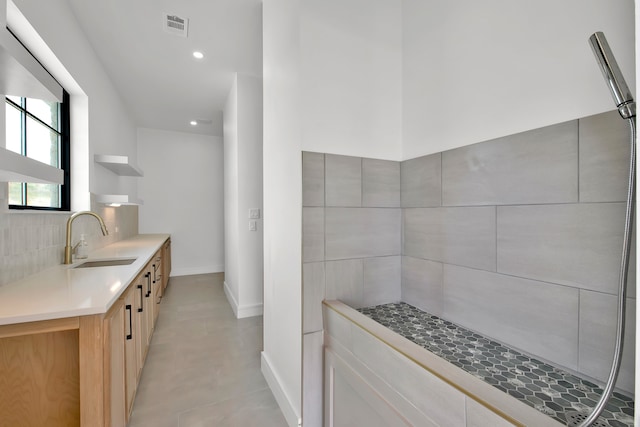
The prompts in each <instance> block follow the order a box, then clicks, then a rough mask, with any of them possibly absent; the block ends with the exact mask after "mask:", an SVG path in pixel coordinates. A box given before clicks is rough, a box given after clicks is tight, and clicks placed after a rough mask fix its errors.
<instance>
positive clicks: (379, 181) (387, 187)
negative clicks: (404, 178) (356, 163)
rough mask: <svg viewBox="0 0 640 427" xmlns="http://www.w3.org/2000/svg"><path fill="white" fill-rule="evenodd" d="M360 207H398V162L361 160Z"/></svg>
mask: <svg viewBox="0 0 640 427" xmlns="http://www.w3.org/2000/svg"><path fill="white" fill-rule="evenodd" d="M362 206H367V207H373V208H399V207H400V162H394V161H391V160H374V159H362Z"/></svg>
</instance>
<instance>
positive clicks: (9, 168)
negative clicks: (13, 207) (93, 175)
mask: <svg viewBox="0 0 640 427" xmlns="http://www.w3.org/2000/svg"><path fill="white" fill-rule="evenodd" d="M0 182H30V183H45V184H62V183H64V171H63V170H62V169H58V168H55V167H53V166H49V165H47V164H46V163H42V162H39V161H37V160H34V159H31V158H29V157H25V156H22V155H20V154H18V153H14V152H13V151H11V150H7V149H6V148H4V147H0Z"/></svg>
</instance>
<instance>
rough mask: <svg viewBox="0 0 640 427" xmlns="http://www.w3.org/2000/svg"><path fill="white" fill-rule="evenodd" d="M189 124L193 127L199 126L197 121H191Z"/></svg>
mask: <svg viewBox="0 0 640 427" xmlns="http://www.w3.org/2000/svg"><path fill="white" fill-rule="evenodd" d="M189 124H190V125H191V126H197V124H198V122H197V121H195V120H191V121H190V122H189Z"/></svg>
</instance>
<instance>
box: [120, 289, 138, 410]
mask: <svg viewBox="0 0 640 427" xmlns="http://www.w3.org/2000/svg"><path fill="white" fill-rule="evenodd" d="M136 290H137V289H134V287H129V289H128V290H127V291H126V292H125V293H124V295H123V297H122V302H121V303H120V304H122V305H123V308H124V315H125V318H124V321H125V328H124V356H125V358H124V359H125V363H124V366H125V369H124V379H125V380H124V382H125V384H124V385H125V387H124V389H125V411H124V415H125V419H129V415H130V414H131V410H132V409H133V399H134V398H135V396H136V390H137V385H138V358H137V355H136V339H137V338H138V336H137V327H138V316H137V314H134V307H135V291H136Z"/></svg>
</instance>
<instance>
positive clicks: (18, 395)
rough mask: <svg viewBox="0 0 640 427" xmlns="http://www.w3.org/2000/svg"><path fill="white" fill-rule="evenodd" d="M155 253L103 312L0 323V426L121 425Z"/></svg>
mask: <svg viewBox="0 0 640 427" xmlns="http://www.w3.org/2000/svg"><path fill="white" fill-rule="evenodd" d="M162 249H164V246H163V247H162ZM164 253H165V252H164V250H161V251H160V252H158V254H157V256H160V257H161V258H162V257H163V256H164ZM157 256H154V257H153V258H152V259H151V260H150V261H149V263H148V265H146V266H145V268H144V269H143V270H142V271H141V272H140V273H139V275H138V277H136V278H135V280H133V281H132V282H131V284H130V285H129V287H128V288H127V289H126V290H125V291H124V292H123V293H122V295H121V296H120V298H119V299H118V300H117V301H116V302H115V303H114V304H113V305H112V306H111V307H110V309H109V310H108V312H107V313H105V314H97V315H90V316H79V317H71V318H63V319H53V320H46V321H41V322H28V323H18V324H14V325H4V326H0V427H9V426H11V427H13V426H20V425H25V426H28V425H37V426H41V425H42V426H45V425H46V426H47V427H57V426H61V427H74V426H81V427H85V426H90V427H125V426H126V425H127V422H128V421H129V416H130V414H131V410H132V408H133V402H134V399H135V394H136V390H137V386H138V381H139V379H140V374H141V372H142V367H143V365H144V360H145V358H146V355H147V352H148V347H149V342H150V340H151V334H152V333H153V329H154V325H155V321H156V319H157V315H158V312H159V308H160V306H159V304H158V303H159V301H160V294H159V290H160V288H161V286H160V285H161V283H162V282H161V280H158V281H157V284H156V285H155V286H154V283H153V264H154V263H158V260H157V259H156V258H157ZM159 263H160V265H162V264H164V259H160V260H159ZM163 271H164V270H163ZM158 278H159V279H160V278H161V277H160V275H158Z"/></svg>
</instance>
